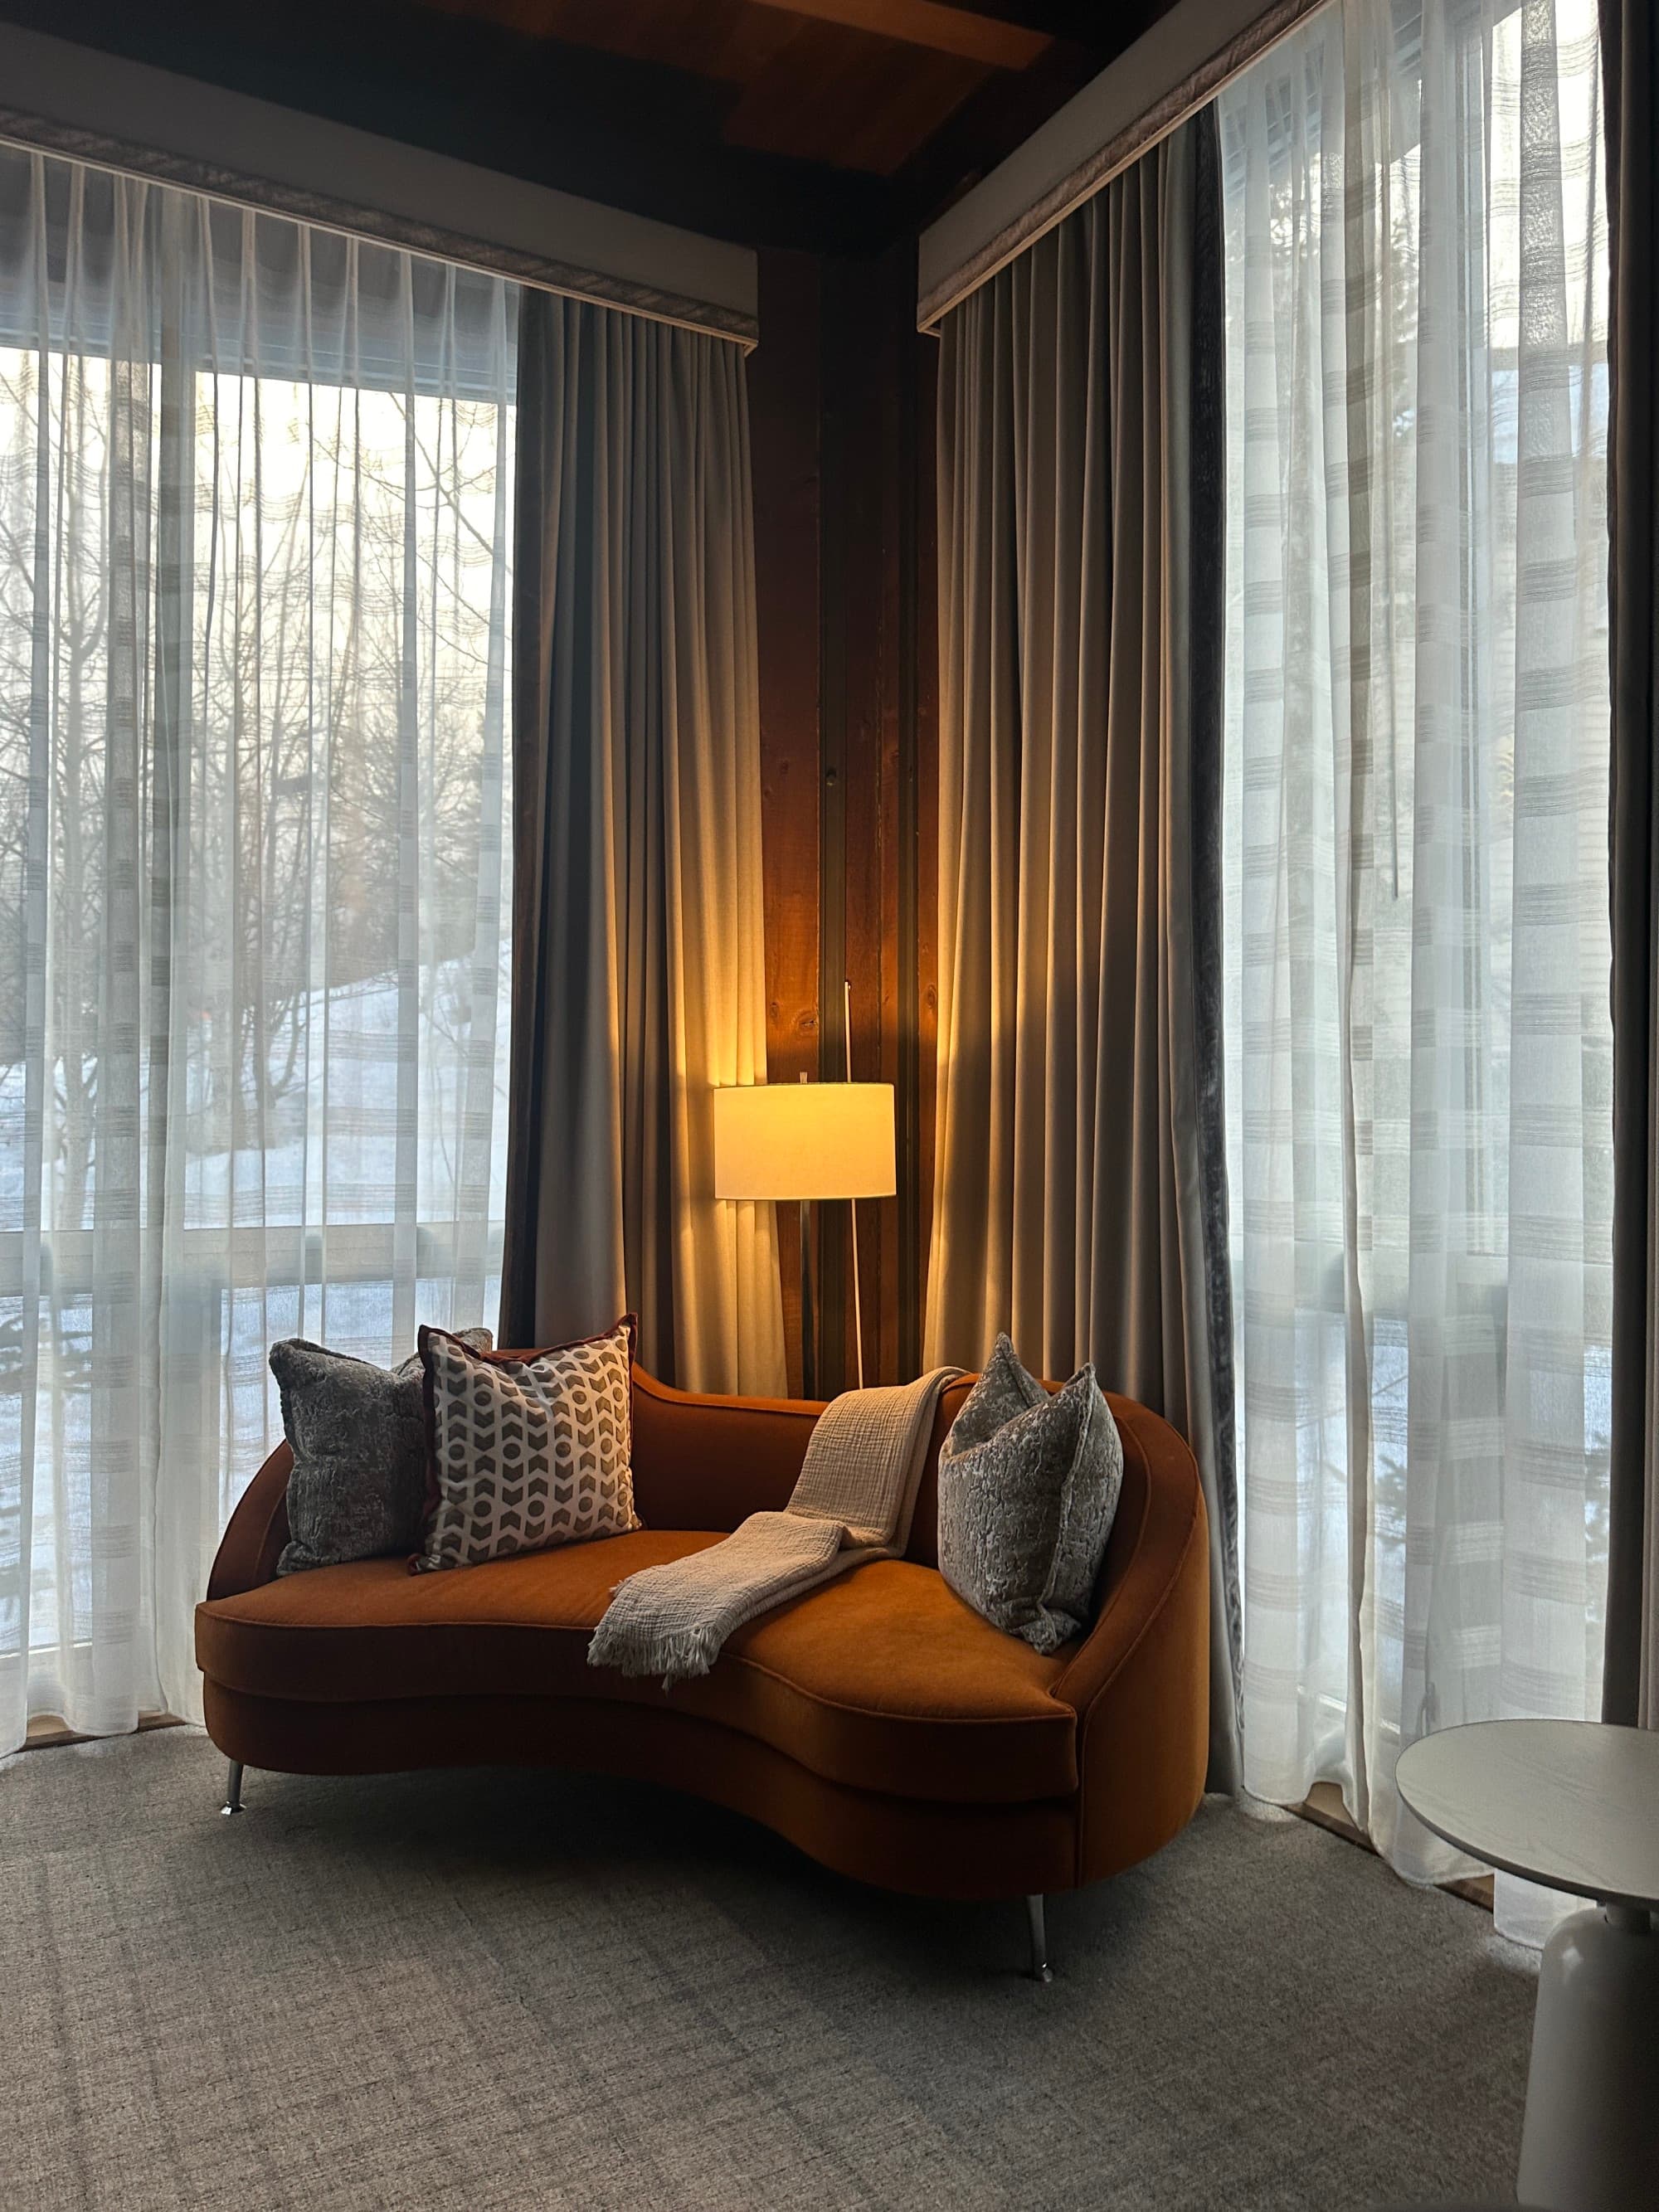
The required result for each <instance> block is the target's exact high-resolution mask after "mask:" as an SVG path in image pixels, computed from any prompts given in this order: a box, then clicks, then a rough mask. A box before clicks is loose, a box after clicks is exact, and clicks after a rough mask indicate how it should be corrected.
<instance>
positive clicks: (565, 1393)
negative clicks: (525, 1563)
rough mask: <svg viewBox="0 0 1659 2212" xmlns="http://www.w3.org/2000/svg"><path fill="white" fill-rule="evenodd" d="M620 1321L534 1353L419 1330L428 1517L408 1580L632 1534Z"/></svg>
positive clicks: (628, 1349) (627, 1328)
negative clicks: (491, 1348) (492, 1348)
mask: <svg viewBox="0 0 1659 2212" xmlns="http://www.w3.org/2000/svg"><path fill="white" fill-rule="evenodd" d="M633 1340H634V1320H633V1316H632V1315H631V1314H630V1315H629V1316H627V1318H626V1319H624V1320H623V1321H619V1322H617V1325H616V1327H615V1328H612V1329H608V1330H607V1331H606V1332H605V1334H604V1335H603V1336H595V1337H589V1338H587V1339H586V1340H584V1341H583V1342H582V1343H580V1344H563V1345H556V1346H551V1347H550V1348H549V1349H547V1350H545V1351H542V1352H475V1351H474V1350H473V1348H472V1347H471V1346H470V1345H468V1344H466V1343H465V1342H464V1341H463V1340H461V1338H459V1337H458V1336H452V1335H451V1334H449V1332H448V1331H447V1329H441V1328H423V1329H422V1331H421V1364H422V1369H423V1370H424V1372H425V1378H426V1433H427V1445H428V1452H429V1455H430V1460H429V1465H430V1482H429V1486H428V1497H429V1498H430V1499H431V1511H430V1516H429V1518H428V1522H427V1528H426V1541H425V1545H424V1547H423V1549H422V1553H421V1555H420V1557H419V1558H418V1559H416V1562H415V1564H416V1568H417V1569H421V1570H425V1569H429V1568H434V1567H476V1566H478V1565H482V1563H483V1561H484V1560H486V1559H505V1558H507V1556H508V1555H509V1554H510V1553H513V1552H538V1551H543V1550H545V1549H546V1548H547V1547H549V1546H550V1545H553V1544H574V1543H578V1542H580V1541H581V1540H582V1539H583V1538H584V1537H587V1536H620V1535H622V1534H624V1533H625V1532H626V1531H627V1530H629V1528H638V1527H639V1525H640V1524H639V1522H638V1520H637V1519H636V1518H635V1513H634V1477H633V1470H632V1467H631V1463H630V1451H631V1446H632V1432H631V1418H630V1413H631V1407H630V1388H631V1385H630V1370H631V1365H632V1352H633Z"/></svg>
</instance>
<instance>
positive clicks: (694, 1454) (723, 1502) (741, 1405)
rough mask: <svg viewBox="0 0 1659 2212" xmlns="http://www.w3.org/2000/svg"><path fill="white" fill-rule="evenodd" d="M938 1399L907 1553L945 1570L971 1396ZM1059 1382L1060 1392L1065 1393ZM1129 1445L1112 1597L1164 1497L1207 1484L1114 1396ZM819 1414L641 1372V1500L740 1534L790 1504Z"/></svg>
mask: <svg viewBox="0 0 1659 2212" xmlns="http://www.w3.org/2000/svg"><path fill="white" fill-rule="evenodd" d="M973 1383H974V1378H973V1377H972V1376H965V1377H964V1378H963V1380H962V1381H961V1382H959V1383H951V1385H950V1387H949V1388H948V1389H945V1390H944V1391H942V1392H941V1393H940V1394H939V1410H938V1413H936V1414H935V1416H934V1419H933V1438H932V1440H931V1442H930V1443H929V1445H928V1449H927V1464H926V1466H925V1467H924V1468H923V1469H922V1475H921V1487H920V1489H919V1490H918V1491H917V1492H916V1510H915V1518H914V1519H913V1520H912V1522H911V1523H910V1541H909V1545H908V1548H907V1553H906V1556H907V1557H908V1558H909V1559H916V1560H919V1561H920V1562H921V1564H922V1565H924V1566H929V1567H936V1566H937V1565H939V1447H940V1446H941V1444H943V1443H944V1442H945V1437H946V1435H947V1434H948V1433H949V1431H950V1427H951V1422H952V1421H954V1420H955V1419H956V1417H957V1414H958V1413H960V1412H961V1410H962V1407H963V1401H964V1400H965V1399H966V1398H967V1395H968V1393H969V1390H970V1389H972V1388H973ZM1055 1387H1057V1386H1055V1385H1052V1384H1051V1385H1050V1388H1051V1389H1052V1388H1055ZM1106 1402H1107V1404H1108V1405H1109V1407H1111V1409H1112V1414H1113V1418H1114V1419H1115V1420H1116V1422H1117V1426H1118V1434H1119V1435H1120V1437H1121V1438H1122V1440H1123V1489H1122V1493H1121V1497H1120V1498H1119V1501H1118V1510H1117V1519H1116V1521H1115V1522H1114V1524H1113V1534H1112V1541H1111V1543H1110V1544H1109V1546H1108V1548H1107V1553H1106V1564H1105V1570H1104V1578H1103V1593H1102V1594H1103V1595H1108V1594H1109V1592H1110V1589H1111V1588H1112V1586H1113V1584H1114V1583H1115V1580H1116V1578H1117V1575H1118V1573H1119V1572H1121V1569H1122V1566H1123V1565H1124V1563H1125V1562H1126V1560H1127V1556H1128V1554H1129V1553H1130V1552H1131V1551H1132V1550H1133V1546H1134V1543H1135V1541H1136V1539H1137V1537H1138V1534H1139V1531H1140V1529H1141V1528H1143V1527H1144V1526H1145V1525H1146V1521H1147V1517H1148V1510H1149V1507H1150V1505H1151V1504H1152V1497H1153V1493H1154V1492H1155V1491H1158V1492H1164V1491H1170V1490H1172V1491H1173V1492H1175V1493H1176V1502H1183V1501H1185V1500H1187V1499H1188V1498H1190V1497H1191V1495H1192V1493H1193V1492H1194V1491H1195V1490H1196V1489H1197V1487H1198V1468H1197V1466H1196V1464H1195V1462H1194V1459H1193V1455H1192V1453H1191V1451H1190V1450H1189V1449H1188V1446H1187V1444H1186V1443H1184V1442H1183V1440H1182V1437H1180V1436H1179V1435H1177V1433H1176V1431H1175V1430H1174V1429H1172V1428H1171V1427H1170V1425H1169V1423H1168V1422H1167V1421H1164V1420H1162V1419H1159V1417H1158V1415H1157V1414H1156V1413H1151V1412H1149V1411H1148V1409H1147V1408H1146V1407H1145V1406H1142V1405H1139V1404H1138V1403H1137V1402H1136V1401H1135V1400H1134V1399H1133V1398H1120V1397H1118V1396H1117V1395H1115V1393H1114V1392H1112V1391H1108V1392H1107V1393H1106ZM820 1410H821V1408H820V1407H818V1406H817V1405H808V1404H805V1403H802V1402H800V1401H796V1400H791V1399H783V1398H716V1397H695V1396H693V1395H690V1393H689V1392H686V1391H684V1390H672V1389H669V1387H668V1385H667V1384H666V1383H659V1382H657V1381H656V1380H655V1379H654V1377H653V1376H649V1375H647V1374H646V1373H645V1372H644V1371H643V1370H641V1369H640V1368H637V1367H636V1368H635V1370H634V1497H635V1504H636V1505H637V1507H638V1509H639V1515H640V1518H641V1520H642V1521H643V1522H645V1524H646V1526H647V1528H736V1527H737V1525H738V1522H739V1521H741V1520H742V1519H743V1518H744V1515H745V1514H749V1513H760V1512H764V1511H766V1510H769V1509H771V1510H775V1509H776V1508H778V1507H780V1506H782V1505H785V1504H787V1503H788V1499H789V1493H790V1492H791V1490H792V1489H793V1487H794V1484H795V1478H796V1476H797V1475H798V1474H799V1473H800V1467H801V1461H802V1459H803V1458H804V1457H805V1452H806V1440H807V1438H808V1437H810V1436H811V1433H812V1426H813V1424H814V1422H815V1421H816V1420H817V1417H818V1413H819V1412H820Z"/></svg>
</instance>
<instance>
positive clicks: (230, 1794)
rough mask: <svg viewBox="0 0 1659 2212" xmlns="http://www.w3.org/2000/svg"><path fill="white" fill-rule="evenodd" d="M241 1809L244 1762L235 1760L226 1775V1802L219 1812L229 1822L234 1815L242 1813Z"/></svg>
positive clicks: (231, 1761)
mask: <svg viewBox="0 0 1659 2212" xmlns="http://www.w3.org/2000/svg"><path fill="white" fill-rule="evenodd" d="M241 1809H242V1762H241V1760H240V1759H231V1760H230V1761H229V1763H228V1768H227V1771H226V1774H225V1802H224V1803H223V1804H222V1806H221V1807H220V1808H219V1810H220V1812H221V1813H222V1814H223V1815H224V1817H225V1819H226V1820H228V1819H229V1818H230V1816H231V1814H233V1813H240V1811H241Z"/></svg>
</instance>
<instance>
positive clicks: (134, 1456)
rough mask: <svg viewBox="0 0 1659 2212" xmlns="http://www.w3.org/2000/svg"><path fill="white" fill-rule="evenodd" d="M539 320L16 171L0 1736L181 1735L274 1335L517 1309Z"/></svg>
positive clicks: (0, 317) (4, 281)
mask: <svg viewBox="0 0 1659 2212" xmlns="http://www.w3.org/2000/svg"><path fill="white" fill-rule="evenodd" d="M516 313H517V294H516V291H515V289H514V288H513V287H512V286H510V285H506V284H503V283H500V282H499V281H497V280H495V279H490V278H485V277H483V276H475V275H471V274H465V273H462V272H460V271H458V270H454V269H453V268H449V267H447V266H443V265H441V264H435V263H430V262H423V261H421V260H418V259H416V258H411V257H410V256H408V255H405V254H402V253H398V252H393V251H391V250H388V249H386V248H383V247H378V246H368V245H366V244H359V243H357V242H355V241H353V240H348V239H345V238H343V237H340V236H337V235H335V234H328V233H323V232H318V231H313V230H310V229H307V228H304V227H302V226H301V225H298V224H295V223H291V222H284V221H281V220H278V219H276V218H272V217H269V216H253V215H251V214H245V213H242V212H240V211H239V210H233V209H230V208H228V207H225V206H222V205H218V204H212V203H210V202H209V201H207V200H204V199H202V198H198V197H194V196H191V195H189V194H186V193H182V192H178V191H172V190H169V189H167V188H163V187H161V186H157V185H149V184H144V183H141V182H138V181H136V180H133V179H124V178H120V177H117V176H112V175H110V174H107V173H101V172H99V171H94V170H90V169H87V168H83V167H77V166H76V165H75V164H72V163H70V162H66V161H58V160H55V159H52V158H50V157H43V156H40V155H31V154H27V153H22V152H17V151H11V150H4V149H0V1749H4V1748H6V1747H9V1746H10V1745H13V1744H15V1743H16V1742H17V1741H20V1739H21V1735H22V1734H23V1732H24V1729H25V1726H26V1723H27V1717H28V1715H29V1714H31V1713H32V1712H38V1711H51V1712H55V1713H58V1714H61V1715H63V1716H64V1717H66V1718H67V1719H68V1720H69V1721H70V1723H71V1724H72V1725H73V1726H75V1727H76V1728H78V1729H85V1730H88V1731H91V1732H95V1733H106V1732H110V1731H113V1730H118V1729H123V1728H127V1727H131V1725H132V1723H133V1721H134V1719H135V1717H136V1716H137V1714H138V1713H139V1712H141V1711H143V1710H145V1709H146V1708H157V1707H168V1708H171V1709H172V1710H173V1711H177V1712H185V1713H189V1712H191V1711H194V1710H195V1709H196V1696H197V1692H196V1675H195V1669H194V1665H193V1662H192V1659H191V1608H192V1606H193V1603H194V1601H195V1599H196V1598H197V1595H199V1594H200V1591H201V1589H202V1587H203V1584H204V1578H205V1573H206V1568H207V1564H208V1562H209V1560H210V1557H211V1553H212V1550H213V1547H214V1545H215V1543H216V1540H217V1537H218V1534H219V1532H220V1530H221V1528H222V1524H223V1522H224V1521H225V1519H226V1517H227V1516H228V1511H229V1510H230V1507H231V1506H232V1504H234V1499H235V1498H236V1496H237V1494H238V1492H239V1490H240V1486H241V1485H242V1484H243V1483H244V1482H246V1479H247V1478H248V1476H249V1475H250V1474H252V1471H253V1469H254V1468H255V1467H256V1466H257V1465H258V1462H259V1460H260V1459H261V1457H262V1456H263V1455H264V1453H265V1451H266V1450H267V1449H269V1447H270V1444H271V1443H272V1442H273V1441H274V1438H275V1437H276V1436H277V1435H278V1434H280V1424H279V1420H278V1418H277V1408H276V1404H275V1401H274V1389H273V1386H272V1385H271V1383H270V1379H269V1377H268V1376H267V1373H266V1370H265V1364H264V1362H265V1352H266V1348H267V1346H268V1345H269V1343H270V1340H272V1339H273V1338H275V1337H278V1336H283V1335H287V1334H301V1333H302V1334H311V1335H317V1336H322V1337H325V1338H326V1339H327V1340H328V1341H329V1342H330V1343H331V1344H333V1345H335V1346H338V1347H340V1348H342V1349H345V1350H349V1351H353V1352H359V1353H362V1354H363V1355H365V1356H366V1357H368V1358H372V1359H376V1360H390V1359H391V1358H393V1357H394V1356H401V1355H402V1354H404V1353H406V1352H408V1351H410V1349H411V1348H412V1346H413V1345H414V1341H415V1333H416V1325H417V1323H418V1322H421V1321H433V1322H441V1323H444V1324H446V1325H448V1326H451V1327H454V1328H459V1327H462V1326H465V1325H467V1324H470V1323H475V1322H478V1321H479V1320H480V1319H481V1318H482V1317H483V1316H484V1314H485V1313H486V1312H488V1313H489V1314H490V1315H491V1316H492V1318H493V1315H494V1310H495V1300H496V1297H497V1294H498V1279H499V1270H500V1247H501V1212H502V1201H501V1189H502V1150H503V1146H502V1142H501V1139H502V1132H503V1125H504V1119H505V1090H506V1052H507V992H506V988H505V974H504V962H505V957H506V949H507V948H506V945H505V941H504V937H503V926H502V925H503V915H504V914H505V913H506V912H507V888H508V887H507V881H506V871H507V847H506V845H505V843H504V841H503V836H502V829H503V817H504V808H505V805H506V798H507V792H506V782H507V748H506V745H505V744H504V738H505V736H506V699H507V684H508V682H509V677H510V670H509V666H508V625H507V607H508V590H509V577H508V559H507V549H508V522H509V514H510V504H511V457H512V452H513V437H512V422H511V413H512V392H513V362H514V345H515V336H516V329H515V326H516Z"/></svg>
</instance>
